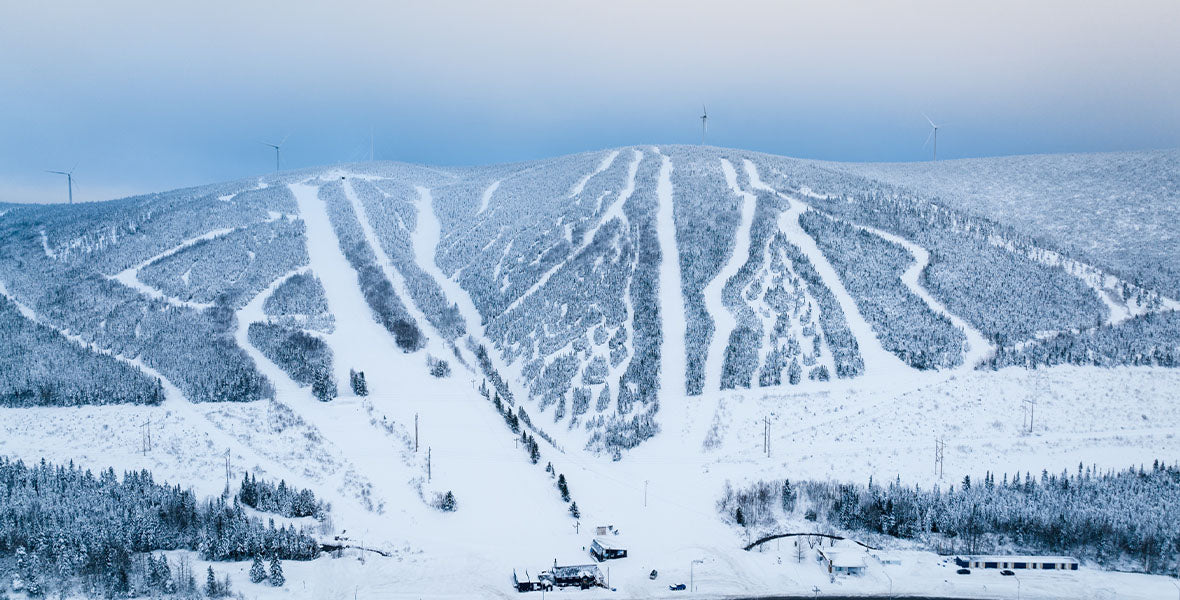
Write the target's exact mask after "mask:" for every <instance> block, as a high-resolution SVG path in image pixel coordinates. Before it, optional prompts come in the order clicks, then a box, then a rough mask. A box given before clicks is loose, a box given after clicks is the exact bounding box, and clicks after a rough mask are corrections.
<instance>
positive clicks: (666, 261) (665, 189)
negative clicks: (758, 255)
mask: <svg viewBox="0 0 1180 600" xmlns="http://www.w3.org/2000/svg"><path fill="white" fill-rule="evenodd" d="M655 152H656V154H657V155H658V156H659V157H660V175H659V180H658V181H657V183H656V195H657V197H658V199H659V209H658V211H657V213H656V223H657V233H658V235H659V241H660V321H661V328H662V330H663V347H662V348H660V395H659V398H660V411H661V413H663V414H662V415H661V419H660V420H661V421H663V422H664V423H665V424H667V425H676V424H678V423H684V422H685V421H686V420H687V419H686V415H685V412H684V397H685V395H686V394H687V393H688V389H687V384H686V383H685V380H686V377H685V373H684V370H685V362H686V361H687V359H688V358H687V353H686V352H685V349H684V348H685V339H684V337H685V335H686V334H687V323H686V320H685V316H684V292H683V289H682V279H681V275H680V246H678V245H677V244H678V242H677V241H676V225H675V223H674V222H673V214H674V210H673V202H674V196H673V194H674V192H675V190H673V189H672V169H673V166H672V159H671V158H669V157H668V156H665V155H663V154H660V153H659V152H660V151H659V149H658V148H657V149H656V150H655ZM673 407H677V408H676V409H675V410H676V413H675V414H679V415H680V417H679V418H677V417H675V416H673V414H674V413H673V412H672V411H673V410H674V409H673Z"/></svg>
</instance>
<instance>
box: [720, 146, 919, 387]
mask: <svg viewBox="0 0 1180 600" xmlns="http://www.w3.org/2000/svg"><path fill="white" fill-rule="evenodd" d="M743 164H744V166H745V169H746V173H747V175H748V176H749V178H750V187H752V188H754V189H758V190H765V191H768V192H771V193H774V194H778V195H779V197H781V198H785V199H786V200H787V201H788V202H790V203H791V207H790V209H788V210H787V211H786V212H784V213H781V214H780V215H779V219H778V227H779V231H781V232H782V233H783V234H784V235H786V236H787V239H788V240H790V241H791V243H793V244H795V245H796V246H798V247H799V250H801V251H802V252H803V254H804V255H805V256H807V259H808V260H809V261H811V266H812V267H814V268H815V271H816V273H819V276H820V279H822V280H823V282H824V285H826V286H827V288H828V289H829V290H831V292H832V295H833V296H835V297H836V302H837V303H838V304H839V305H840V309H841V310H843V311H844V319H845V321H846V322H847V323H848V329H849V330H850V331H851V332H852V335H853V336H855V337H856V344H857V346H859V350H860V356H861V358H862V359H863V360H864V364H865V375H867V376H874V377H876V376H882V375H888V374H897V373H906V372H909V371H911V370H912V369H910V367H909V365H907V364H905V363H904V362H903V361H902V360H901V359H900V358H898V357H897V356H896V355H895V354H893V353H892V352H889V351H888V350H886V349H885V348H884V347H883V346H881V341H880V340H878V339H877V335H876V334H875V333H873V328H872V326H871V325H869V323H868V321H866V320H865V318H864V315H862V314H860V309H859V308H857V306H856V301H854V300H853V299H852V295H851V294H849V293H848V290H847V289H846V288H845V287H844V283H843V282H842V281H840V276H839V275H837V274H836V269H835V268H833V267H832V263H830V262H828V258H827V257H826V256H824V253H823V252H822V251H821V250H820V249H819V246H818V245H816V243H815V240H814V239H812V238H811V236H810V235H807V232H806V231H803V227H802V226H801V225H800V224H799V217H800V216H801V215H802V214H803V213H804V212H806V211H807V210H809V209H810V208H811V207H810V206H809V205H808V204H807V203H806V202H803V201H802V200H799V199H798V198H794V197H790V198H788V197H787V196H785V195H784V194H782V193H781V192H779V191H777V190H775V189H774V188H772V187H770V186H768V185H766V184H765V183H763V182H762V179H761V178H759V176H758V168H757V167H756V166H755V165H754V163H752V162H750V161H749V160H745V161H743Z"/></svg>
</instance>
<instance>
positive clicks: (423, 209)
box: [411, 186, 523, 398]
mask: <svg viewBox="0 0 1180 600" xmlns="http://www.w3.org/2000/svg"><path fill="white" fill-rule="evenodd" d="M417 190H418V203H417V205H416V208H417V209H418V221H417V227H415V228H414V232H413V235H412V239H411V241H412V244H413V247H414V260H415V261H416V262H417V263H418V267H419V268H421V269H422V270H423V271H425V272H426V274H428V275H430V276H431V277H433V278H434V281H435V282H436V283H438V286H439V288H440V289H442V292H443V295H444V296H446V298H447V301H449V302H451V303H453V304H454V305H455V306H457V307H458V308H459V316H461V317H462V318H463V322H464V325H465V327H464V329H465V330H466V331H467V336H468V338H470V339H472V340H473V341H474V342H475V343H476V344H481V345H483V346H485V347H486V348H487V350H488V360H490V361H491V362H492V366H493V367H495V369H496V370H497V371H498V372H499V373H500V375H501V376H502V377H504V380H505V383H506V384H507V385H508V386H509V387H510V388H512V389H513V396H516V397H520V398H523V396H521V395H519V392H518V390H516V389H515V388H516V386H515V385H514V381H513V378H511V377H509V373H511V371H509V370H508V368H507V365H505V364H504V363H503V361H502V360H501V358H500V352H499V350H497V349H496V346H495V345H494V344H492V343H490V342H489V341H488V337H487V334H486V333H485V331H484V327H483V317H482V316H480V314H479V310H478V309H476V308H475V302H473V301H472V300H471V295H470V294H468V293H467V290H465V289H463V286H461V285H459V282H458V280H457V279H452V278H450V277H447V276H446V274H444V273H443V271H442V269H440V268H439V266H438V262H437V261H436V260H435V256H437V250H438V244H439V240H440V239H441V238H442V225H441V224H440V223H439V220H438V216H436V215H435V214H434V198H433V196H432V195H431V193H430V189H429V188H425V187H422V186H418V187H417ZM455 275H456V278H457V277H458V275H459V272H456V273H455ZM455 347H456V348H458V349H459V351H460V352H462V353H463V355H464V356H467V357H468V361H469V363H470V364H471V366H472V368H473V369H476V370H478V369H479V366H478V363H477V362H476V360H475V357H474V355H473V354H471V352H470V351H469V350H468V349H467V348H464V347H463V344H458V343H456V344H455ZM481 376H482V373H481Z"/></svg>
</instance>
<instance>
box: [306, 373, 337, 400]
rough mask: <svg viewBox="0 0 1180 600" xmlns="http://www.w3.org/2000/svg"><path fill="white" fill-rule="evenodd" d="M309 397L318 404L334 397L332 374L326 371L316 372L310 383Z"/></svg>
mask: <svg viewBox="0 0 1180 600" xmlns="http://www.w3.org/2000/svg"><path fill="white" fill-rule="evenodd" d="M311 395H313V396H315V397H316V399H317V400H319V401H320V402H328V401H330V400H331V399H333V398H335V397H336V382H335V381H332V374H331V373H329V372H328V371H327V370H322V369H321V370H318V371H316V373H315V375H314V376H313V379H312V382H311Z"/></svg>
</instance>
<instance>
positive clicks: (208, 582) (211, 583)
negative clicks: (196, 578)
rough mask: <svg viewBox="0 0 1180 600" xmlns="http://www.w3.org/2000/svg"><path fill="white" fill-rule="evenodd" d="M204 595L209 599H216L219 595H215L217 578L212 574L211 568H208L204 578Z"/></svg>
mask: <svg viewBox="0 0 1180 600" xmlns="http://www.w3.org/2000/svg"><path fill="white" fill-rule="evenodd" d="M205 595H206V596H208V597H210V598H216V597H217V596H219V595H220V594H218V593H217V576H216V575H214V574H213V567H212V566H210V567H209V572H208V574H207V575H206V576H205Z"/></svg>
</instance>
